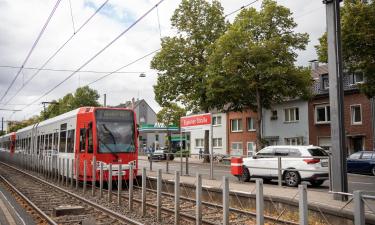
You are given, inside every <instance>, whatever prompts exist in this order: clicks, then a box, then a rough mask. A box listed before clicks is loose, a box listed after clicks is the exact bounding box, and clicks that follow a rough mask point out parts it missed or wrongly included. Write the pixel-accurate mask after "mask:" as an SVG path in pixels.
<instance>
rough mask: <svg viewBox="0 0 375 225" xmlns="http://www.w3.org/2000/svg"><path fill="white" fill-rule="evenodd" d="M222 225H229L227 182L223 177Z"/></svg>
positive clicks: (226, 178)
mask: <svg viewBox="0 0 375 225" xmlns="http://www.w3.org/2000/svg"><path fill="white" fill-rule="evenodd" d="M223 225H229V181H228V177H226V176H223Z"/></svg>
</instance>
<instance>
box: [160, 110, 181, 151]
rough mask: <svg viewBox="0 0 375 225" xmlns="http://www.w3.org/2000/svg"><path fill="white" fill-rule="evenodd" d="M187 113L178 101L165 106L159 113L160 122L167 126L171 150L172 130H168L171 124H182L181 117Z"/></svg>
mask: <svg viewBox="0 0 375 225" xmlns="http://www.w3.org/2000/svg"><path fill="white" fill-rule="evenodd" d="M185 115H186V110H185V109H184V108H181V107H180V106H178V105H177V104H176V103H171V104H169V106H166V107H163V108H162V109H161V110H160V111H159V112H158V113H157V115H156V116H157V119H158V122H161V123H163V124H164V125H165V126H166V127H167V136H168V150H169V152H171V150H172V149H171V148H172V145H171V142H172V135H171V132H170V131H169V130H168V127H169V126H172V125H174V126H180V118H181V117H183V116H185Z"/></svg>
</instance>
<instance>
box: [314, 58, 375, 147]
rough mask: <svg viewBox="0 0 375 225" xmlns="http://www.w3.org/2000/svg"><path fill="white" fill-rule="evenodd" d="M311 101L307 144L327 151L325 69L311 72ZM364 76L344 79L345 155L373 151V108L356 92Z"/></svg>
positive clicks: (366, 99)
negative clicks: (312, 83)
mask: <svg viewBox="0 0 375 225" xmlns="http://www.w3.org/2000/svg"><path fill="white" fill-rule="evenodd" d="M312 77H313V79H314V81H315V83H314V94H315V95H314V97H313V99H311V100H310V101H309V105H308V107H309V109H308V111H309V143H310V144H312V145H318V146H321V147H324V148H326V149H330V147H331V129H330V113H329V111H330V106H329V96H328V88H329V82H328V67H327V65H322V66H318V67H316V68H315V69H313V70H312ZM363 81H364V79H363V74H361V73H354V74H345V75H344V118H345V133H346V147H347V150H348V153H349V154H351V153H353V152H357V151H360V150H373V149H374V139H373V136H374V117H373V113H374V104H373V103H372V101H373V100H370V99H368V98H367V97H366V96H365V95H364V94H362V93H360V92H359V89H358V84H360V83H362V82H363Z"/></svg>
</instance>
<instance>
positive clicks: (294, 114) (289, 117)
mask: <svg viewBox="0 0 375 225" xmlns="http://www.w3.org/2000/svg"><path fill="white" fill-rule="evenodd" d="M284 113H285V122H297V121H299V110H298V108H288V109H284Z"/></svg>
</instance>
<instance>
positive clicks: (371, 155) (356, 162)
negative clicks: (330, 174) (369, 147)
mask: <svg viewBox="0 0 375 225" xmlns="http://www.w3.org/2000/svg"><path fill="white" fill-rule="evenodd" d="M347 168H348V173H359V174H370V175H373V176H375V152H374V151H360V152H356V153H353V154H351V155H350V156H349V158H348V159H347Z"/></svg>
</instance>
